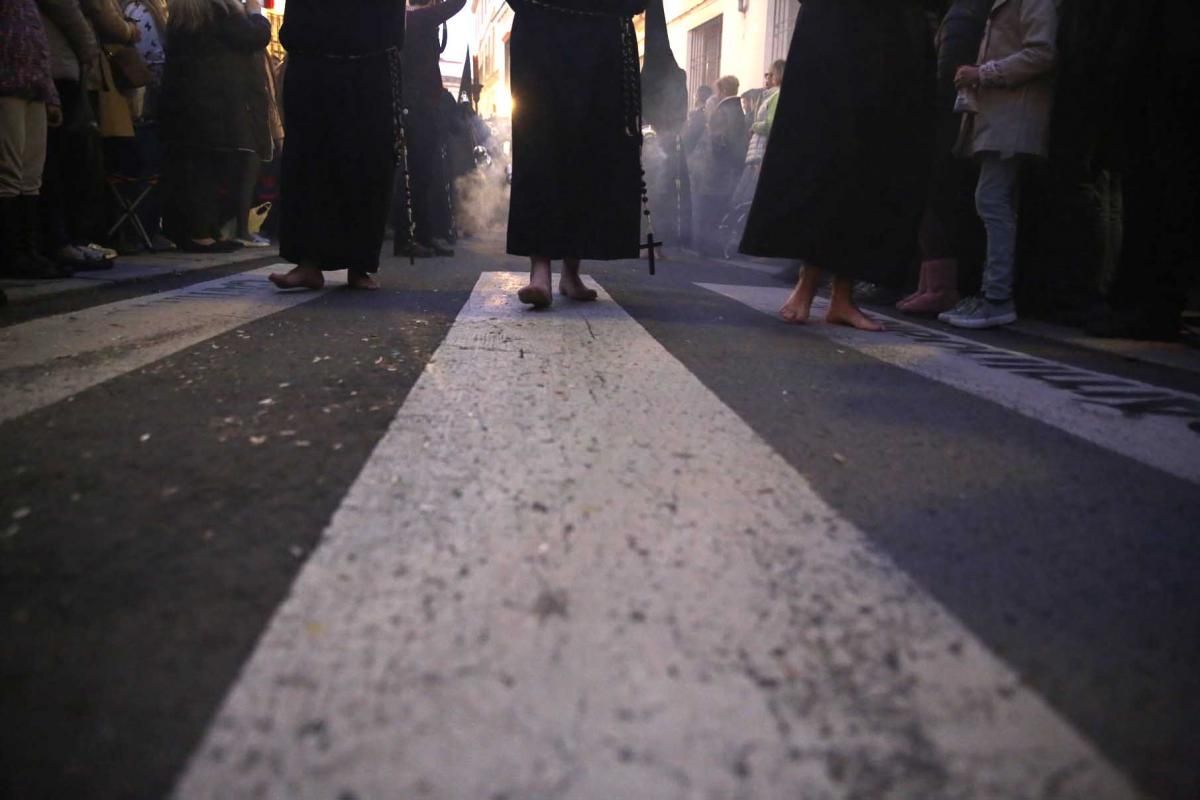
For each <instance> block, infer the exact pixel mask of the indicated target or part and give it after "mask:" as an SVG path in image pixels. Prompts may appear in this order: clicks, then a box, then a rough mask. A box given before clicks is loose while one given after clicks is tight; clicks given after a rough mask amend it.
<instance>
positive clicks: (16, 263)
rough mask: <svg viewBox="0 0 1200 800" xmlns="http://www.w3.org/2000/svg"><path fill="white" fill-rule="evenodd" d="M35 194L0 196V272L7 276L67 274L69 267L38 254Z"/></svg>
mask: <svg viewBox="0 0 1200 800" xmlns="http://www.w3.org/2000/svg"><path fill="white" fill-rule="evenodd" d="M37 200H38V199H37V197H35V196H26V197H0V272H2V273H3V274H4V275H5V276H6V277H10V278H30V279H42V278H68V277H70V276H71V271H70V270H69V269H66V268H64V267H60V266H59V265H58V264H55V263H54V262H53V261H50V260H49V259H45V258H42V257H41V256H40V255H38V252H37V248H36V245H35V243H36V240H37V220H38V209H37Z"/></svg>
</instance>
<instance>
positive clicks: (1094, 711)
mask: <svg viewBox="0 0 1200 800" xmlns="http://www.w3.org/2000/svg"><path fill="white" fill-rule="evenodd" d="M498 251H499V248H498V246H497V245H496V244H495V243H494V242H493V243H488V242H485V243H479V244H476V245H473V246H472V247H470V248H466V249H464V248H460V252H459V255H458V257H456V258H453V259H436V260H429V261H421V262H418V263H417V265H416V266H410V265H408V264H407V262H403V261H400V260H396V259H389V260H388V261H387V262H386V263H385V266H384V269H383V271H382V278H383V284H384V289H383V291H381V292H378V293H373V294H362V293H355V292H351V291H348V290H345V289H342V288H339V286H338V283H339V282H338V280H337V279H336V278H334V279H332V280H331V281H330V286H331V288H328V289H327V290H326V291H324V292H322V293H311V294H303V295H278V294H276V293H275V292H274V291H273V290H271V289H270V287H269V286H268V285H267V284H266V283H265V280H264V279H263V277H262V275H261V274H260V271H256V270H260V268H261V267H262V264H259V263H256V262H252V263H248V264H243V265H239V266H238V267H237V268H236V269H231V268H217V269H214V270H212V271H208V272H203V273H197V274H192V275H189V276H187V277H186V278H180V277H173V278H169V279H163V280H161V281H151V282H148V283H144V284H139V285H137V286H136V287H132V288H120V289H118V288H114V289H110V290H106V291H105V292H99V293H93V294H90V295H85V296H75V297H72V298H67V299H58V300H48V301H45V302H43V303H40V304H33V305H26V306H21V307H19V309H17V310H14V309H6V310H4V311H2V312H0V315H5V316H0V324H2V325H3V326H4V327H0V611H2V613H0V641H2V642H3V643H4V644H3V647H2V648H0V795H2V796H4V797H12V798H22V799H24V798H67V797H69V798H73V799H75V798H80V799H82V798H103V799H104V800H111V799H112V798H159V797H167V796H171V795H172V794H174V795H175V796H178V797H187V798H191V797H211V798H240V797H280V798H284V797H287V798H295V797H313V798H329V800H347V799H348V798H358V800H368V798H386V797H403V798H409V797H414V798H415V797H447V798H457V797H487V798H493V797H495V798H499V797H508V798H511V799H512V800H518V798H535V797H536V798H542V797H547V798H549V797H578V798H593V797H596V798H600V797H604V798H611V797H646V798H660V797H662V798H667V797H672V798H673V797H680V798H685V797H686V798H692V797H696V798H701V797H702V798H709V797H712V798H718V797H721V798H724V797H746V798H775V797H779V798H795V797H813V798H824V797H831V798H832V797H845V798H909V797H913V798H915V797H920V798H943V797H944V798H1010V797H1011V798H1026V797H1028V798H1060V797H1061V798H1081V799H1082V798H1088V800H1091V798H1101V797H1112V798H1121V797H1138V796H1144V797H1154V798H1163V799H1164V800H1167V799H1170V800H1175V798H1178V799H1179V800H1193V799H1194V798H1196V797H1198V796H1200V766H1197V765H1200V738H1198V737H1197V736H1196V735H1195V734H1194V733H1193V732H1192V731H1191V729H1190V728H1191V725H1192V724H1193V721H1194V720H1195V719H1198V718H1200V581H1197V580H1196V575H1197V574H1200V547H1197V544H1196V533H1197V530H1200V522H1198V521H1200V487H1198V485H1197V484H1198V483H1200V374H1197V373H1196V372H1191V371H1188V370H1183V369H1172V368H1169V367H1164V366H1156V365H1153V364H1147V363H1143V362H1137V361H1132V360H1128V359H1123V358H1119V357H1116V356H1112V355H1107V354H1104V353H1098V352H1094V351H1091V350H1085V349H1081V348H1076V347H1072V346H1069V345H1064V344H1059V343H1055V342H1053V341H1050V340H1046V339H1041V338H1034V337H1030V336H1025V335H1022V334H1020V333H1016V332H1013V331H1003V330H1002V331H991V332H985V333H979V334H971V335H967V336H963V335H962V334H961V332H958V331H954V332H951V331H949V330H948V329H946V328H944V327H943V326H940V325H938V324H937V323H922V324H920V325H912V324H906V323H902V322H893V323H891V324H890V325H889V327H890V332H889V333H887V334H884V335H883V337H881V338H872V337H871V336H869V335H859V334H853V333H846V332H841V331H835V330H831V329H829V328H827V326H823V325H810V326H805V327H799V328H798V327H792V326H787V325H784V324H782V323H780V322H778V321H776V320H775V319H773V318H772V317H771V316H769V315H768V314H766V313H764V310H768V309H769V308H770V307H771V306H772V304H777V300H778V295H779V293H781V292H784V291H785V289H784V287H783V286H782V285H781V284H779V283H777V282H775V281H773V280H772V279H771V278H770V277H769V276H768V275H766V274H764V273H762V272H757V271H753V270H749V269H744V268H739V267H737V266H733V265H728V264H719V263H708V262H700V261H691V260H686V259H683V260H670V261H667V262H664V263H662V264H660V269H659V275H658V276H656V277H653V278H652V277H649V276H647V275H646V274H645V267H644V265H642V264H637V263H615V264H604V265H587V268H586V271H587V272H589V274H590V275H591V276H592V277H593V279H594V280H595V281H596V283H597V285H598V286H599V287H600V288H601V289H602V290H603V291H604V292H605V293H606V295H605V297H604V299H603V300H602V302H600V303H597V304H595V305H589V306H579V305H576V304H571V303H564V302H560V303H558V304H556V306H555V308H554V309H553V310H551V311H548V312H544V313H532V312H527V311H524V310H522V309H519V308H515V307H513V305H512V304H511V302H510V301H508V300H507V297H508V295H509V291H508V290H509V288H510V287H511V285H512V282H513V281H515V280H517V278H515V277H514V276H512V275H511V274H509V273H512V272H514V271H516V272H519V271H520V270H521V269H522V265H521V263H520V262H519V261H518V260H515V259H511V258H508V257H505V256H503V255H500V254H499V252H498ZM884 313H886V311H885V312H884Z"/></svg>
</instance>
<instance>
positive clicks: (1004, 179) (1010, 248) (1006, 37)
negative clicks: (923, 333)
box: [938, 0, 1058, 328]
mask: <svg viewBox="0 0 1200 800" xmlns="http://www.w3.org/2000/svg"><path fill="white" fill-rule="evenodd" d="M1057 37H1058V9H1057V4H1056V0H996V2H995V3H993V4H992V10H991V14H990V16H989V17H988V23H987V28H986V29H985V30H984V34H983V44H982V45H981V46H980V48H979V63H978V65H977V66H976V65H968V66H964V67H961V68H959V70H958V73H957V74H956V75H955V79H954V83H955V85H956V86H957V87H958V88H959V90H960V91H961V92H962V93H963V95H964V105H966V106H967V108H968V113H967V114H966V116H965V117H964V119H963V126H962V134H961V137H960V139H959V145H958V150H959V153H960V154H961V155H964V156H971V157H974V158H976V159H978V161H979V185H978V186H977V187H976V190H975V206H976V208H977V210H978V211H979V216H980V218H981V219H982V220H983V224H984V227H985V228H986V229H987V257H986V261H985V262H984V267H983V289H982V291H981V292H980V293H979V295H977V296H975V297H968V298H966V299H964V300H963V301H962V302H961V303H959V304H958V305H957V306H955V307H954V308H953V309H951V310H949V311H946V312H944V313H942V314H939V315H938V319H940V320H941V321H942V322H948V323H949V324H951V325H954V326H955V327H958V328H994V327H996V326H999V325H1009V324H1011V323H1013V322H1016V320H1017V310H1016V305H1015V304H1014V303H1013V284H1014V283H1015V280H1016V271H1017V264H1016V255H1017V205H1018V190H1019V186H1020V177H1021V163H1022V161H1023V160H1025V159H1026V158H1036V157H1043V158H1044V157H1045V156H1046V155H1047V153H1048V152H1049V146H1050V135H1049V134H1050V112H1051V109H1052V106H1053V102H1054V82H1053V75H1054V65H1055V62H1056V61H1057V58H1058V50H1057V46H1056V40H1057Z"/></svg>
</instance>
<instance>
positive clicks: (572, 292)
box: [558, 271, 597, 303]
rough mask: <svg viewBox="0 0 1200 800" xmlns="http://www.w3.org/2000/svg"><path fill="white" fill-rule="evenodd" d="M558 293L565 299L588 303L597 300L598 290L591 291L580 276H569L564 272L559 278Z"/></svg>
mask: <svg viewBox="0 0 1200 800" xmlns="http://www.w3.org/2000/svg"><path fill="white" fill-rule="evenodd" d="M558 293H559V294H561V295H562V296H563V297H569V298H571V299H572V300H578V301H580V302H583V303H586V302H590V301H592V300H595V299H596V296H597V295H596V290H595V289H589V288H588V287H587V286H586V285H585V284H584V282H583V280H582V279H580V277H579V275H569V274H567V272H565V271H564V272H563V274H562V275H560V276H559V278H558Z"/></svg>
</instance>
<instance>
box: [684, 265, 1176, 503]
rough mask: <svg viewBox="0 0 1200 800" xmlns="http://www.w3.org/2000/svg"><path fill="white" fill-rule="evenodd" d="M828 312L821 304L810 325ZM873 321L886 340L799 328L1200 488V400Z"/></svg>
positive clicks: (752, 300)
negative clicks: (882, 329)
mask: <svg viewBox="0 0 1200 800" xmlns="http://www.w3.org/2000/svg"><path fill="white" fill-rule="evenodd" d="M697 285H698V286H701V287H702V288H704V289H707V290H709V291H711V292H715V293H717V294H720V295H723V296H725V297H729V298H731V299H733V300H736V301H738V302H740V303H742V304H744V305H747V306H749V307H750V308H753V309H755V310H758V311H762V312H764V313H767V314H772V315H773V314H775V313H776V311H777V310H778V309H779V307H780V306H781V305H783V302H784V300H785V299H786V298H787V296H788V290H787V289H781V288H778V287H763V286H735V285H719V284H707V283H701V284H697ZM826 307H827V303H826V301H825V300H824V299H822V298H817V301H816V303H814V307H813V311H814V314H813V316H814V319H819V318H820V317H821V316H822V315H823V314H824V311H825V308H826ZM873 316H876V317H878V318H880V319H882V320H883V321H885V323H886V325H887V328H888V330H887V331H886V332H885V333H864V332H861V331H855V330H851V329H848V328H844V327H840V326H834V325H824V324H812V325H808V326H805V328H804V330H805V331H808V332H810V333H815V334H816V335H820V336H824V337H827V338H829V339H832V340H834V341H836V342H838V343H839V344H842V345H844V346H846V347H849V348H851V349H854V350H857V351H859V352H861V353H864V354H866V355H869V356H871V357H872V358H875V359H878V360H879V361H882V362H884V363H887V364H891V365H893V366H896V367H900V368H901V369H904V370H907V371H909V372H913V373H916V374H918V375H921V376H923V377H925V378H930V379H932V380H935V381H938V382H940V383H943V384H946V385H948V386H952V387H954V388H956V389H959V390H962V391H964V392H967V393H969V394H972V395H974V396H976V397H980V398H983V399H985V400H988V401H991V402H994V403H998V404H1000V405H1001V406H1003V407H1005V408H1007V409H1010V410H1012V411H1016V412H1018V413H1020V414H1023V415H1025V416H1027V417H1031V418H1033V419H1036V420H1039V421H1041V422H1044V423H1046V424H1048V425H1052V426H1054V427H1056V428H1058V429H1060V430H1063V431H1066V432H1067V433H1070V434H1073V435H1074V436H1078V437H1079V438H1081V439H1085V440H1087V441H1089V442H1091V443H1093V444H1096V445H1099V446H1100V447H1103V448H1104V449H1106V450H1110V451H1112V452H1115V453H1118V454H1120V455H1123V456H1125V457H1127V458H1132V459H1135V460H1137V461H1140V462H1142V463H1143V464H1148V465H1150V466H1152V467H1155V468H1157V469H1160V470H1163V471H1164V472H1167V473H1170V474H1171V475H1174V476H1176V477H1179V478H1183V479H1184V480H1188V481H1191V482H1193V483H1200V397H1197V396H1195V395H1192V394H1188V393H1186V392H1178V391H1173V390H1171V389H1164V388H1162V387H1159V386H1153V385H1151V384H1148V383H1143V382H1141V381H1135V380H1130V379H1127V378H1119V377H1116V376H1113V375H1106V374H1104V373H1100V372H1095V371H1092V370H1087V369H1081V368H1079V367H1074V366H1070V365H1067V364H1062V363H1059V362H1056V361H1051V360H1048V359H1045V358H1039V357H1037V356H1031V355H1028V354H1026V353H1020V352H1017V351H1014V350H1007V349H1004V348H1000V347H993V346H991V345H988V344H983V343H980V342H977V341H973V340H970V339H965V338H963V337H961V336H955V335H954V334H951V333H948V332H946V331H941V330H935V329H931V328H927V327H925V326H922V325H915V324H912V323H910V322H905V321H903V320H899V319H896V318H894V317H890V316H887V315H883V314H873Z"/></svg>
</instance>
